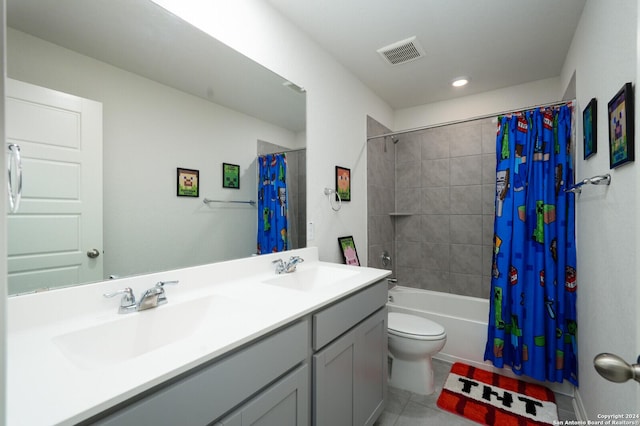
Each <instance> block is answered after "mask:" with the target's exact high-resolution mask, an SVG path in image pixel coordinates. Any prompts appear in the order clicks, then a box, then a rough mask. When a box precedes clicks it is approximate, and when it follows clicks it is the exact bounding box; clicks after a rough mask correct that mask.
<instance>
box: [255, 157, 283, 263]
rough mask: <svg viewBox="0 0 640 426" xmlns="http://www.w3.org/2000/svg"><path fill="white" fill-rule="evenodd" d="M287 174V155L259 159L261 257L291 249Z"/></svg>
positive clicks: (259, 244)
mask: <svg viewBox="0 0 640 426" xmlns="http://www.w3.org/2000/svg"><path fill="white" fill-rule="evenodd" d="M286 172H287V159H286V154H268V155H263V156H260V157H258V244H257V253H258V254H265V253H273V252H278V251H284V250H287V249H288V248H289V245H288V236H287V182H286Z"/></svg>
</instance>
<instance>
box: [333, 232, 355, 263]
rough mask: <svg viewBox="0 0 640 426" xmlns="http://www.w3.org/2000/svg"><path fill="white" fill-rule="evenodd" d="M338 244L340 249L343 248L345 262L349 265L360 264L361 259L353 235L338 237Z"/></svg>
mask: <svg viewBox="0 0 640 426" xmlns="http://www.w3.org/2000/svg"><path fill="white" fill-rule="evenodd" d="M338 244H339V245H340V250H342V257H343V259H344V263H346V264H347V265H354V266H360V259H358V252H357V251H356V243H355V241H353V236H351V235H349V236H348V237H338Z"/></svg>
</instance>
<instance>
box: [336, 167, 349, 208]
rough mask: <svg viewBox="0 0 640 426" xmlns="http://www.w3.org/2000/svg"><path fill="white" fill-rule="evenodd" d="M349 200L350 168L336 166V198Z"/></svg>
mask: <svg viewBox="0 0 640 426" xmlns="http://www.w3.org/2000/svg"><path fill="white" fill-rule="evenodd" d="M338 196H340V200H342V201H351V170H350V169H347V168H346V167H340V166H336V200H337V199H338Z"/></svg>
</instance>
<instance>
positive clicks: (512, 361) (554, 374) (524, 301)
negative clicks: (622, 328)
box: [484, 105, 578, 386]
mask: <svg viewBox="0 0 640 426" xmlns="http://www.w3.org/2000/svg"><path fill="white" fill-rule="evenodd" d="M498 120H499V122H498V134H497V138H496V156H497V167H496V199H495V222H494V246H493V265H492V274H491V275H492V278H491V296H490V302H491V303H490V313H489V326H488V336H487V345H486V348H485V356H484V357H485V359H486V360H491V361H492V362H493V364H494V365H495V366H496V367H505V366H510V367H511V369H512V370H513V371H514V372H515V373H516V374H518V375H521V374H525V375H528V376H530V377H533V378H535V379H538V380H548V381H552V382H562V381H563V380H564V379H567V380H569V381H570V382H571V383H573V384H575V385H576V386H577V384H578V372H577V342H576V336H577V318H576V290H577V281H576V248H575V221H574V210H575V204H574V203H575V200H574V194H573V193H568V192H565V191H564V188H566V187H569V186H570V185H572V184H573V167H572V160H571V152H570V149H571V121H572V109H571V105H562V106H559V107H553V108H536V109H533V110H529V111H524V112H521V113H517V114H510V115H507V116H503V117H499V119H498Z"/></svg>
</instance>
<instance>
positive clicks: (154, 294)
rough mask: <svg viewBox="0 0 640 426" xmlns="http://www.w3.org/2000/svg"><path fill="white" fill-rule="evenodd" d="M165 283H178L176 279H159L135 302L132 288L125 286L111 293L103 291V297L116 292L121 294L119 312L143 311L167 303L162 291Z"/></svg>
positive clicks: (112, 295) (114, 294)
mask: <svg viewBox="0 0 640 426" xmlns="http://www.w3.org/2000/svg"><path fill="white" fill-rule="evenodd" d="M167 284H178V281H177V280H176V281H159V282H157V283H156V285H154V286H153V287H151V288H150V289H148V290H146V291H145V292H144V293H142V296H140V301H139V302H138V303H136V297H135V296H134V295H133V290H131V288H129V287H127V288H125V289H123V290H118V291H115V292H113V293H105V294H103V296H104V297H114V296H116V295H118V294H122V299H120V308H119V309H118V313H119V314H128V313H130V312H137V311H144V310H147V309H152V308H156V307H158V306H160V305H163V304H165V303H167V295H166V293H165V291H164V286H165V285H167Z"/></svg>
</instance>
